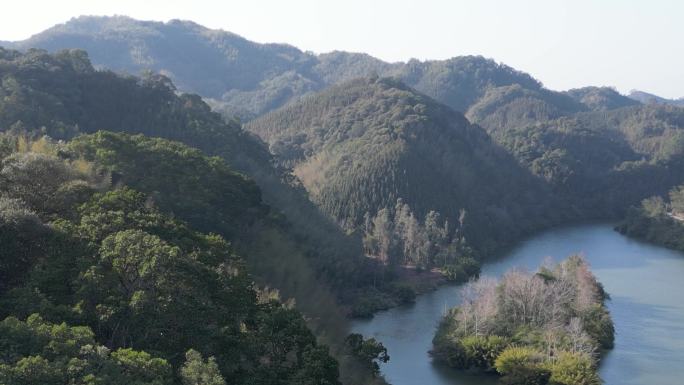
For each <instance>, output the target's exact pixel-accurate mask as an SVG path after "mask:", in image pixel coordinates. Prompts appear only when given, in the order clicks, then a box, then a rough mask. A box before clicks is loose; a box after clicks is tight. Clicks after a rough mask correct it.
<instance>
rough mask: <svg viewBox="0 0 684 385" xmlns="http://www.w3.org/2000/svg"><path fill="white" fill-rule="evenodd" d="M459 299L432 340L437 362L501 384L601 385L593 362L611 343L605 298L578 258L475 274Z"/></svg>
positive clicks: (612, 332) (611, 337)
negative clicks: (487, 374) (495, 274)
mask: <svg viewBox="0 0 684 385" xmlns="http://www.w3.org/2000/svg"><path fill="white" fill-rule="evenodd" d="M461 296H462V299H461V305H460V306H459V307H457V308H454V309H451V310H450V311H449V312H448V314H447V315H446V316H445V317H444V319H443V320H442V322H441V324H440V326H439V328H438V330H437V334H436V335H435V338H434V341H433V343H434V350H433V351H432V354H433V356H434V357H435V358H436V359H437V360H439V361H443V362H445V363H447V364H448V365H449V366H451V367H454V368H458V369H478V370H482V371H494V372H496V373H498V374H499V375H501V376H502V377H501V383H502V384H509V385H514V384H515V385H523V384H524V385H534V384H554V385H599V384H601V380H600V378H599V377H598V374H597V367H598V359H599V358H600V356H601V353H602V350H604V349H611V348H612V347H613V339H614V329H613V323H612V321H611V318H610V314H609V313H608V310H607V309H606V306H605V301H606V300H607V299H608V298H609V297H608V294H606V293H605V292H604V291H603V286H602V285H601V284H600V283H599V282H598V281H597V280H596V278H595V277H594V275H593V274H592V273H591V271H590V269H589V266H588V264H587V262H586V261H585V260H584V259H582V258H581V257H579V256H572V257H569V258H568V259H566V260H564V261H562V262H560V263H558V264H555V265H554V264H550V263H547V264H545V265H544V266H542V267H541V268H540V269H539V271H538V272H537V273H534V274H532V273H528V272H525V271H520V270H511V271H508V272H507V273H506V274H505V275H504V276H503V277H502V278H501V279H500V280H495V279H493V278H489V277H481V278H480V279H478V280H473V281H470V282H469V283H468V284H467V285H465V287H464V288H463V290H462V291H461Z"/></svg>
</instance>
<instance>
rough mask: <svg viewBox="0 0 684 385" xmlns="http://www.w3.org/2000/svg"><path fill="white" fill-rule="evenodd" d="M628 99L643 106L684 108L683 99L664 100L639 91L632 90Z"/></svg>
mask: <svg viewBox="0 0 684 385" xmlns="http://www.w3.org/2000/svg"><path fill="white" fill-rule="evenodd" d="M628 97H629V98H631V99H634V100H637V101H639V102H641V103H644V104H670V105H673V106H680V107H682V106H684V98H679V99H666V98H662V97H660V96H658V95H653V94H649V93H648V92H644V91H639V90H632V91H631V92H630V93H629V95H628Z"/></svg>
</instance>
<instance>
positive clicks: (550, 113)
mask: <svg viewBox="0 0 684 385" xmlns="http://www.w3.org/2000/svg"><path fill="white" fill-rule="evenodd" d="M586 109H587V107H586V106H585V105H583V104H581V103H579V102H577V101H575V100H574V99H572V98H571V97H569V96H567V95H565V94H563V93H559V92H554V91H549V90H547V89H544V88H539V87H536V88H532V89H530V88H525V87H523V86H521V85H520V84H512V85H508V86H501V87H495V88H489V89H487V91H486V92H485V94H484V95H483V96H482V97H481V98H480V99H479V100H478V101H477V102H476V103H475V104H473V105H472V106H470V108H469V109H468V112H467V113H466V116H467V117H468V119H470V120H471V121H472V122H474V123H477V124H479V125H481V126H482V127H484V128H485V129H487V131H488V132H489V133H496V132H499V131H505V130H510V129H515V128H519V127H525V126H528V125H535V124H537V123H539V122H544V121H548V120H553V119H557V118H560V117H562V116H568V115H572V114H574V113H577V112H581V111H585V110H586Z"/></svg>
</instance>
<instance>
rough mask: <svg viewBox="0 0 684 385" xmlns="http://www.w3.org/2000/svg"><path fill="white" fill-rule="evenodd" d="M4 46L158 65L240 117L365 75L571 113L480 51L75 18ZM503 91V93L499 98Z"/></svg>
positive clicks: (460, 102)
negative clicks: (333, 47) (380, 50)
mask: <svg viewBox="0 0 684 385" xmlns="http://www.w3.org/2000/svg"><path fill="white" fill-rule="evenodd" d="M9 45H10V46H12V47H14V48H18V49H28V48H33V47H35V48H43V49H47V50H49V51H53V52H54V51H58V50H60V49H65V48H81V49H85V50H87V51H88V53H89V55H90V58H91V60H92V61H93V63H94V64H95V65H97V66H101V67H105V68H109V69H112V70H115V71H120V72H127V73H130V74H139V73H141V71H144V70H152V71H153V72H160V73H162V74H164V75H166V76H168V77H169V78H171V79H172V80H173V82H174V83H175V84H176V85H177V86H178V87H179V89H181V90H183V91H187V92H195V93H198V94H200V95H202V96H203V97H205V98H206V99H208V101H209V103H210V104H211V105H212V107H214V109H215V110H217V111H220V112H222V113H223V114H224V115H226V116H239V117H241V118H242V119H244V120H249V119H252V118H254V117H256V116H260V115H262V114H264V113H266V112H268V111H272V110H274V109H276V108H278V107H280V106H282V105H285V104H286V103H288V102H289V101H292V100H296V99H298V98H300V97H302V96H303V95H307V94H309V93H313V92H317V91H320V90H322V89H325V88H326V87H329V86H330V85H333V84H336V83H339V82H344V81H347V80H351V79H354V78H357V77H364V76H373V75H378V76H383V77H396V78H398V79H399V80H401V81H402V82H403V83H405V84H406V85H408V86H410V87H413V88H415V89H416V90H418V91H420V92H422V93H424V94H426V95H428V96H430V97H432V98H434V99H435V100H437V101H439V102H441V103H444V104H446V105H447V106H449V107H451V108H453V109H455V110H456V111H460V112H463V113H466V112H467V111H468V110H469V109H470V108H471V107H472V106H473V105H475V104H476V103H478V101H480V99H482V98H483V97H485V96H486V95H487V93H488V92H490V91H491V90H492V89H494V88H498V87H507V86H515V85H517V86H520V87H521V88H522V89H524V90H528V91H529V92H531V93H537V96H535V98H536V99H539V98H541V99H544V103H550V104H551V107H549V109H550V110H551V111H550V112H549V116H550V117H555V116H556V115H557V114H558V113H565V112H573V111H575V110H577V107H576V106H574V107H572V108H569V109H568V108H567V106H558V105H556V102H554V101H552V100H550V99H559V97H558V96H551V93H553V91H549V90H546V89H544V88H543V87H542V85H541V83H540V82H538V81H537V80H535V79H534V78H533V77H531V76H530V75H528V74H526V73H523V72H520V71H517V70H515V69H513V68H511V67H509V66H506V65H504V64H499V63H496V62H495V61H493V60H490V59H485V58H483V57H481V56H463V57H455V58H452V59H448V60H435V61H419V60H415V59H414V60H410V61H408V62H406V63H386V62H383V61H382V60H379V59H377V58H374V57H372V56H369V55H367V54H362V53H349V52H341V51H335V52H331V53H325V54H320V55H315V54H312V53H308V52H304V51H301V50H299V49H297V48H295V47H292V46H290V45H286V44H259V43H254V42H251V41H249V40H247V39H244V38H242V37H240V36H238V35H236V34H233V33H230V32H225V31H221V30H211V29H208V28H205V27H202V26H200V25H198V24H195V23H193V22H189V21H179V20H172V21H169V22H167V23H162V22H152V21H139V20H135V19H131V18H128V17H121V16H117V17H92V16H83V17H78V18H74V19H72V20H70V21H69V22H67V23H65V24H60V25H57V26H55V27H53V28H50V29H48V30H46V31H44V32H41V33H39V34H37V35H35V36H33V37H31V38H30V39H27V40H24V41H20V42H15V43H10V44H9ZM495 93H496V92H495ZM499 93H501V91H499ZM491 96H492V94H490V95H489V97H491ZM510 97H511V94H510V93H507V100H509V99H510ZM561 99H562V98H561ZM518 104H519V103H518ZM561 104H562V105H565V104H567V102H566V101H561Z"/></svg>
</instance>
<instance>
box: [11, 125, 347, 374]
mask: <svg viewBox="0 0 684 385" xmlns="http://www.w3.org/2000/svg"><path fill="white" fill-rule="evenodd" d="M79 139H80V140H81V143H79V144H76V145H75V146H74V147H73V148H72V147H70V146H66V147H64V146H63V145H59V144H53V143H50V142H49V141H48V140H46V139H40V140H38V141H35V142H31V141H30V140H27V139H25V138H23V137H12V136H4V137H3V143H4V150H5V151H7V152H9V154H5V157H4V158H3V159H2V169H1V171H0V178H1V179H2V181H3V183H2V187H1V192H2V196H1V198H0V208H1V211H0V218H1V222H0V223H1V227H2V232H1V234H2V238H3V239H2V244H3V247H2V257H1V258H0V276H1V277H2V278H3V279H2V287H0V302H1V303H2V306H1V308H2V314H1V315H0V318H2V319H3V320H4V321H2V323H1V324H0V329H2V333H0V335H1V337H0V346H2V349H0V351H2V354H1V355H0V357H1V358H0V380H2V383H6V384H37V383H40V384H65V383H102V384H120V383H122V382H128V381H131V382H134V383H140V384H171V383H181V382H182V383H185V384H188V383H198V382H196V381H197V380H193V378H205V377H207V376H209V377H210V378H211V380H210V381H211V382H208V381H209V380H206V381H207V382H200V383H207V384H208V383H212V384H222V383H223V384H225V383H243V384H255V383H261V384H276V383H292V384H300V383H307V382H308V383H316V384H319V383H325V384H336V383H338V365H337V362H336V361H335V360H334V359H333V358H332V357H330V355H329V353H328V348H327V347H324V346H320V345H318V344H317V343H316V339H315V337H314V335H313V334H312V333H311V332H310V331H309V330H308V329H307V327H306V324H305V322H304V319H303V318H302V317H301V315H300V314H299V313H298V312H297V311H296V310H294V309H293V308H292V307H291V306H288V305H287V304H284V303H281V302H279V299H278V297H277V295H276V294H275V293H273V292H269V291H268V290H262V289H259V288H257V287H255V286H254V285H253V283H252V279H251V277H250V276H249V274H248V273H247V271H246V269H245V264H244V260H243V259H242V258H241V257H239V256H237V255H236V254H235V251H234V249H233V247H232V246H231V245H230V244H229V243H228V242H227V241H226V240H225V239H224V238H223V237H221V236H219V235H216V234H205V233H200V232H197V231H195V230H193V229H192V228H191V227H190V226H189V225H188V224H187V223H186V222H183V221H181V220H179V219H176V218H174V217H172V216H170V215H168V214H164V212H163V211H161V210H160V209H159V208H158V207H157V201H158V199H155V197H153V196H149V195H145V194H143V193H141V192H138V191H136V190H134V189H132V188H130V187H128V186H125V185H121V184H119V187H114V186H113V185H112V183H113V181H112V177H113V176H112V174H108V173H105V174H102V173H100V172H99V171H100V166H101V165H99V164H98V163H91V162H89V161H88V160H86V159H84V158H83V157H81V156H79V154H80V151H81V150H80V149H81V148H82V147H83V146H82V144H83V141H88V139H89V138H87V137H85V138H84V137H81V138H79ZM91 149H92V150H95V151H96V152H97V151H100V152H106V151H107V149H106V148H98V147H94V148H91ZM8 150H9V151H8ZM228 183H230V182H228ZM235 187H236V190H241V189H243V188H244V187H247V189H246V191H244V192H246V193H249V192H250V190H249V185H247V186H240V184H239V183H238V184H237V185H236V186H235ZM160 203H161V202H160ZM293 357H296V358H295V359H294V361H293ZM193 381H194V382H193ZM202 381H205V380H202Z"/></svg>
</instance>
